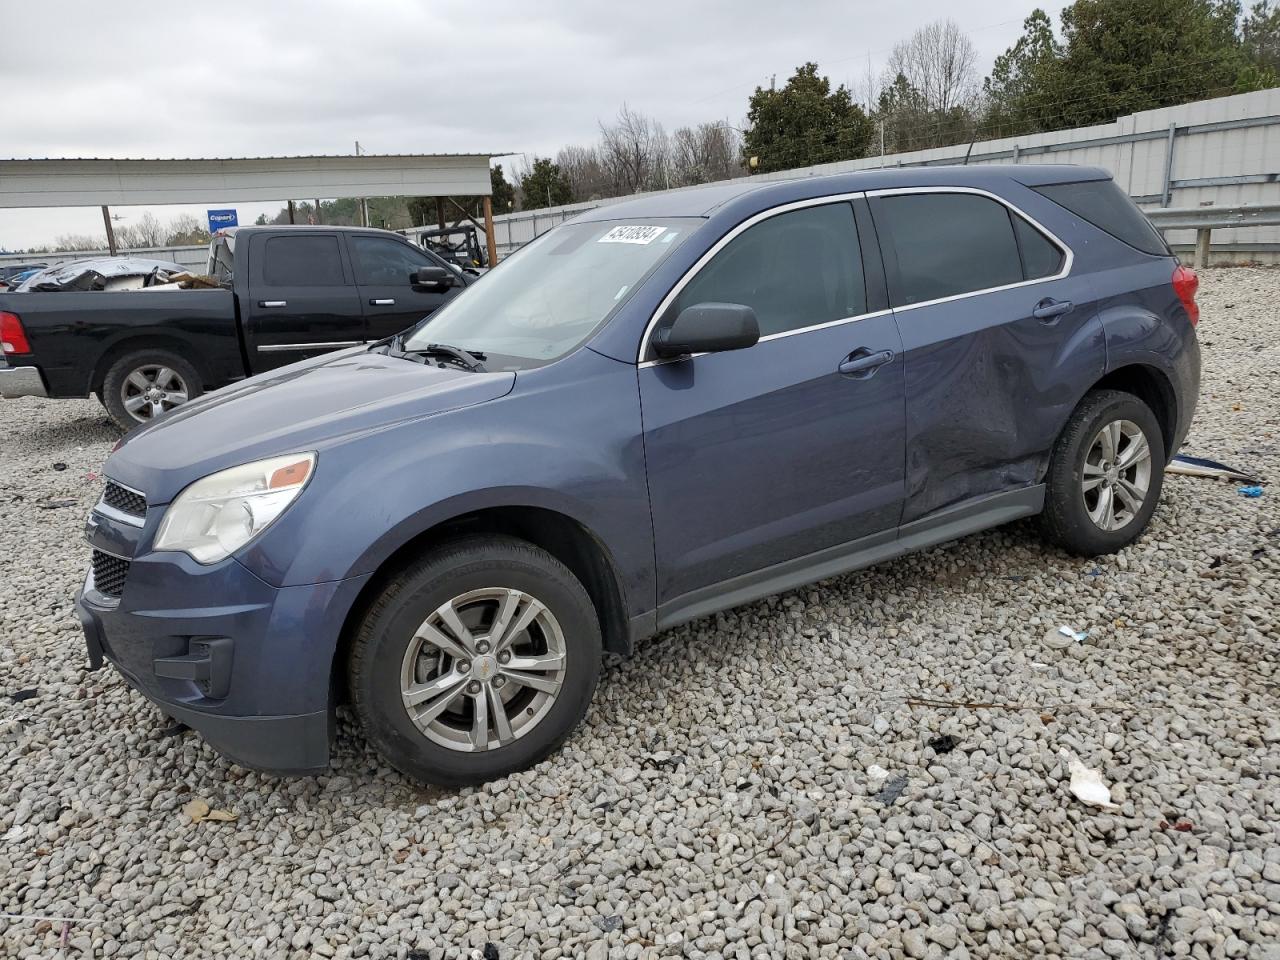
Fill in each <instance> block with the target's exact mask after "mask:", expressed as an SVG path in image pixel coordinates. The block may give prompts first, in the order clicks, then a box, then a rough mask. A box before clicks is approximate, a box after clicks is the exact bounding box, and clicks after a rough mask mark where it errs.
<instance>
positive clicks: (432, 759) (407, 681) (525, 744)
mask: <svg viewBox="0 0 1280 960" xmlns="http://www.w3.org/2000/svg"><path fill="white" fill-rule="evenodd" d="M512 593H518V594H519V595H520V596H522V597H524V598H525V599H523V600H521V599H519V598H518V597H517V598H515V599H514V600H512V601H511V602H512V603H513V604H514V605H513V606H512V607H511V611H510V616H509V618H508V620H507V623H508V627H509V628H510V629H509V631H508V632H507V633H506V634H505V639H506V640H507V641H508V642H509V646H508V647H507V648H506V649H504V647H503V643H502V640H503V638H502V637H500V638H497V639H495V638H493V637H492V636H491V633H492V630H493V623H494V620H496V619H497V618H498V616H499V614H500V611H502V610H503V609H504V607H503V605H504V603H506V602H507V600H506V599H505V598H506V597H510V596H511V594H512ZM467 598H471V599H467ZM528 598H533V599H535V600H536V601H538V602H539V603H540V604H542V605H543V606H544V611H543V613H538V614H537V615H536V618H535V619H532V621H531V622H530V623H529V625H528V626H527V627H525V628H524V629H522V630H519V631H516V632H514V633H513V632H511V631H513V630H514V628H516V627H519V626H520V625H521V623H522V622H524V621H525V619H526V617H528V616H529V614H530V611H531V610H532V609H533V608H532V607H530V606H529V605H528V604H527V600H528ZM444 609H451V610H453V612H454V613H455V614H456V615H457V620H458V621H460V622H461V623H462V625H463V626H465V627H467V628H468V630H467V634H468V635H469V639H465V638H462V637H460V634H459V631H458V630H457V629H455V628H454V627H452V626H450V625H449V623H448V622H446V620H445V619H443V618H442V617H441V616H440V611H441V610H444ZM544 614H545V615H546V616H544ZM548 616H549V618H550V619H547V617H548ZM424 637H425V638H427V639H422V638H424ZM460 639H463V642H462V643H461V644H460V643H459V640H460ZM436 641H439V642H436ZM485 643H490V646H489V648H488V649H487V650H486V649H485V648H484V646H483V645H484V644H485ZM450 650H451V652H450ZM557 652H559V653H560V655H561V660H560V666H559V668H558V669H555V668H553V667H547V668H545V669H543V668H537V669H529V670H527V671H520V672H519V673H518V674H512V673H509V672H507V671H508V670H511V669H514V668H513V667H510V666H509V665H510V664H514V663H517V662H519V663H521V664H522V665H524V666H528V665H530V664H532V663H533V662H534V661H533V659H532V658H534V657H537V658H539V661H540V662H545V663H546V664H554V662H555V657H556V654H557ZM504 654H506V655H507V656H508V659H507V660H505V661H503V663H505V664H508V666H505V667H504V666H503V663H499V662H498V660H499V658H501V657H502V656H503V655H504ZM600 663H601V641H600V621H599V617H598V616H597V613H596V610H595V607H594V606H593V605H592V603H591V599H590V597H588V596H587V591H586V590H585V589H583V586H582V584H581V583H579V582H578V580H577V578H576V577H574V575H573V574H572V573H571V572H570V571H569V569H568V568H567V567H565V566H564V564H562V563H560V561H558V560H556V559H555V558H554V557H552V556H551V555H550V554H549V553H547V552H546V551H544V550H540V549H538V548H537V547H534V546H533V545H532V544H529V543H526V542H524V541H522V540H517V539H514V538H511V537H502V536H483V537H469V538H466V539H463V540H458V541H455V542H454V543H451V544H447V545H445V546H442V547H440V548H438V549H436V550H434V551H432V552H431V553H429V554H428V555H426V556H424V557H423V558H422V559H420V560H419V561H417V562H415V563H414V564H413V565H412V566H410V567H409V568H408V569H407V570H405V571H403V572H402V573H401V574H399V575H398V576H396V577H395V578H394V579H392V580H391V581H390V582H389V583H388V584H387V585H386V587H385V588H384V589H383V591H382V593H381V595H380V596H378V598H377V599H376V600H375V601H374V602H373V604H372V606H371V608H370V609H369V611H368V613H367V614H366V615H365V617H364V619H363V621H362V622H361V624H360V627H359V630H358V631H357V633H356V636H355V639H354V642H353V645H352V650H351V654H350V659H349V661H348V664H347V669H348V683H349V688H350V691H351V700H352V706H353V708H354V710H355V713H356V716H357V717H358V718H359V721H360V724H361V727H362V728H363V730H364V734H365V737H366V738H367V739H368V741H369V742H370V743H371V744H372V745H373V747H374V748H375V749H376V750H377V751H378V753H380V754H381V755H382V756H383V758H385V759H386V760H387V761H388V762H389V763H390V764H391V765H392V766H394V767H395V768H396V769H398V770H400V771H401V772H402V773H404V774H406V775H408V776H410V777H412V778H414V779H415V780H420V781H423V782H426V783H433V784H438V785H440V786H446V787H461V786H469V785H473V784H479V783H484V782H485V781H487V780H493V779H495V778H498V777H503V776H506V775H508V774H511V773H515V772H517V771H519V770H524V769H525V768H527V767H530V766H532V765H533V764H535V763H537V762H538V761H540V760H542V759H543V758H545V757H546V756H548V755H549V754H551V753H552V752H553V751H554V750H555V749H556V748H557V747H559V746H560V745H561V744H562V743H563V742H564V741H565V739H566V738H567V737H568V736H569V734H570V733H572V732H573V730H574V728H575V727H577V726H578V724H579V723H580V722H581V721H582V718H583V717H584V716H585V715H586V712H587V708H588V707H589V706H590V704H591V697H592V694H593V693H594V692H595V687H596V680H597V679H598V677H599V674H600ZM520 675H523V676H525V677H529V678H530V682H533V681H537V682H538V683H539V684H540V686H539V687H538V688H535V687H532V686H527V685H525V683H523V682H522V681H521V680H520V679H518V678H517V677H518V676H520ZM555 682H558V684H559V686H558V689H557V690H556V692H555V694H554V696H552V695H551V694H550V693H549V692H548V691H547V690H546V689H545V688H546V687H548V686H550V685H551V684H552V683H555ZM428 684H434V685H435V686H434V687H428ZM406 689H409V690H410V693H409V696H415V697H417V698H418V699H417V702H416V703H415V704H414V706H413V707H411V706H410V705H409V704H408V703H407V702H406V695H405V691H406ZM428 689H430V690H433V691H434V690H440V691H443V692H441V693H440V694H439V695H438V696H436V695H428V694H427V693H426V691H427V690H428ZM459 691H460V692H459ZM500 698H504V699H505V702H504V699H500ZM479 703H484V704H485V713H484V730H483V732H481V731H478V730H477V726H476V718H477V715H478V711H477V709H476V708H477V704H479ZM499 703H500V704H501V705H502V715H503V716H505V717H506V718H507V722H508V724H509V729H508V730H507V731H506V734H507V735H506V737H505V738H504V736H503V730H502V728H501V726H500V723H499V713H498V711H497V704H499ZM411 709H412V710H414V711H415V712H416V713H417V714H418V717H419V719H418V720H417V721H415V720H414V719H413V718H412V717H411V716H410V710H411ZM440 711H443V712H440ZM504 740H505V742H504ZM478 743H483V744H484V747H483V748H482V749H478V750H477V749H475V748H474V747H475V745H476V744H478Z"/></svg>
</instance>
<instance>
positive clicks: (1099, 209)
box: [1032, 180, 1171, 257]
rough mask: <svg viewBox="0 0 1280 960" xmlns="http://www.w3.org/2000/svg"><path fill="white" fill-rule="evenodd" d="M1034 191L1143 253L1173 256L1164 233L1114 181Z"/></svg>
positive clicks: (1052, 186)
mask: <svg viewBox="0 0 1280 960" xmlns="http://www.w3.org/2000/svg"><path fill="white" fill-rule="evenodd" d="M1032 189H1033V190H1035V191H1036V193H1039V194H1041V195H1042V196H1045V197H1048V198H1049V199H1050V200H1052V201H1053V202H1054V203H1056V204H1058V206H1060V207H1065V208H1066V209H1068V210H1070V211H1071V212H1072V213H1074V214H1075V215H1076V216H1077V217H1079V218H1080V219H1081V220H1087V221H1088V222H1089V223H1091V224H1093V225H1094V226H1095V227H1097V228H1098V229H1099V230H1102V231H1104V232H1106V233H1109V234H1111V236H1113V237H1115V238H1116V239H1117V240H1120V241H1121V242H1123V243H1127V244H1128V245H1129V246H1131V247H1134V248H1135V249H1138V250H1141V251H1142V252H1143V253H1149V254H1151V255H1152V256H1154V257H1167V256H1170V255H1171V254H1170V252H1169V246H1168V244H1166V243H1165V242H1164V237H1162V236H1160V231H1158V230H1157V229H1156V228H1155V227H1153V226H1152V225H1151V221H1150V220H1148V219H1147V218H1146V216H1145V215H1144V214H1143V212H1142V211H1141V210H1139V209H1138V207H1137V205H1136V204H1135V203H1134V202H1133V201H1132V200H1130V199H1129V195H1128V194H1127V193H1125V192H1124V191H1123V190H1121V189H1120V187H1119V186H1117V185H1116V182H1115V181H1114V180H1084V181H1080V182H1077V183H1049V184H1045V185H1044V186H1040V187H1032Z"/></svg>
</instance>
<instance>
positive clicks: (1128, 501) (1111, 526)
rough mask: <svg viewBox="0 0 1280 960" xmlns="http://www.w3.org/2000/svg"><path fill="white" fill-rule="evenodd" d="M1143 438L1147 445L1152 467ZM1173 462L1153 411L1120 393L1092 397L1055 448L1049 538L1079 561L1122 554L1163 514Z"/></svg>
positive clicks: (1045, 528)
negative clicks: (1155, 515)
mask: <svg viewBox="0 0 1280 960" xmlns="http://www.w3.org/2000/svg"><path fill="white" fill-rule="evenodd" d="M1104 427H1107V428H1108V433H1109V436H1110V439H1109V440H1108V439H1107V438H1105V437H1104V436H1103V428H1104ZM1139 437H1141V441H1145V443H1146V452H1147V456H1146V459H1145V460H1143V457H1142V449H1141V446H1140V445H1139V444H1140V442H1141V441H1140V440H1139V439H1138V438H1139ZM1109 450H1110V451H1112V453H1111V455H1112V457H1113V459H1111V460H1108V459H1106V457H1107V454H1108V451H1109ZM1165 462H1166V458H1165V449H1164V435H1163V434H1162V433H1161V432H1160V424H1159V422H1158V421H1157V420H1156V417H1155V414H1154V413H1152V412H1151V408H1150V407H1148V406H1147V405H1146V404H1145V403H1143V402H1142V401H1141V400H1139V399H1138V398H1137V397H1135V396H1133V395H1132V394H1129V393H1123V392H1121V391H1118V390H1095V391H1093V392H1091V393H1089V394H1087V395H1086V396H1085V398H1084V399H1083V400H1081V401H1080V405H1079V406H1077V407H1076V409H1075V411H1074V412H1072V414H1071V417H1070V419H1069V420H1067V425H1066V426H1065V427H1064V428H1063V430H1062V434H1061V435H1060V436H1059V437H1058V440H1057V443H1055V444H1054V448H1053V453H1052V455H1051V457H1050V461H1049V472H1048V475H1047V476H1046V478H1045V485H1046V491H1045V504H1044V512H1043V513H1041V514H1040V528H1041V531H1042V533H1043V534H1044V536H1045V537H1046V539H1048V540H1049V541H1050V542H1052V543H1055V544H1057V545H1058V546H1060V547H1062V548H1063V549H1065V550H1067V551H1068V552H1070V553H1074V554H1077V555H1079V556H1085V557H1096V556H1100V555H1102V554H1108V553H1115V552H1117V551H1118V550H1122V549H1123V548H1125V547H1127V546H1128V545H1129V544H1131V543H1133V541H1135V540H1136V539H1138V537H1139V536H1141V535H1142V532H1143V531H1144V530H1145V529H1146V528H1147V524H1148V523H1149V522H1150V520H1151V515H1152V514H1153V513H1154V512H1155V509H1156V504H1157V503H1158V502H1159V500H1160V491H1161V489H1162V487H1163V485H1164V467H1165ZM1144 465H1145V466H1144ZM1144 487H1145V492H1144V490H1143V488H1144ZM1139 494H1141V497H1140V499H1139ZM1108 497H1109V499H1106V498H1108ZM1135 504H1136V509H1135ZM1108 505H1109V506H1108Z"/></svg>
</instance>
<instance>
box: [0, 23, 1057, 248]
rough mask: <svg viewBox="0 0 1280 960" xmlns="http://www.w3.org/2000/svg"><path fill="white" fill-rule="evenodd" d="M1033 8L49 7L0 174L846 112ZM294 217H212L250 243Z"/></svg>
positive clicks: (38, 221) (47, 238)
mask: <svg viewBox="0 0 1280 960" xmlns="http://www.w3.org/2000/svg"><path fill="white" fill-rule="evenodd" d="M1037 5H1038V6H1040V7H1042V8H1044V9H1046V10H1047V11H1048V12H1049V13H1050V15H1051V16H1052V17H1053V19H1054V22H1055V23H1056V22H1057V19H1058V17H1057V15H1058V11H1059V9H1060V8H1061V6H1062V5H1063V4H1062V3H1061V2H1057V0H1055V2H1048V3H1046V2H1043V0H1041V2H1038V3H1037V2H1036V0H968V2H966V3H963V4H957V3H955V2H954V0H911V2H897V3H891V2H885V0H843V2H840V0H806V2H805V3H803V4H801V3H786V2H781V3H780V2H778V0H772V2H763V0H681V2H668V0H647V2H644V3H617V2H591V0H533V2H531V0H521V2H507V0H480V2H459V0H450V2H439V0H345V2H342V0H308V2H292V0H270V2H262V0H255V2H241V0H218V2H217V3H209V4H199V5H194V4H183V5H181V6H182V8H181V10H180V11H179V9H178V8H177V7H173V6H165V5H160V6H157V5H155V4H154V3H136V2H135V3H130V2H116V3H112V4H109V5H105V6H104V5H103V4H102V3H101V0H46V2H44V3H42V4H41V7H40V10H41V15H40V18H39V19H40V23H39V25H34V24H33V25H30V27H29V29H27V28H19V29H18V30H17V31H16V32H12V33H8V35H7V36H6V38H5V42H4V48H3V53H2V54H0V90H3V91H4V95H3V96H0V103H3V105H4V107H3V111H4V121H3V124H0V157H3V158H31V157H141V158H163V157H201V156H204V157H235V156H279V155H296V154H345V153H351V152H352V151H353V149H354V142H355V141H356V140H359V141H360V145H361V149H362V150H363V151H364V152H370V153H437V152H438V153H445V152H475V153H479V152H485V151H493V152H494V153H498V152H501V151H511V152H513V153H516V154H522V155H535V154H537V155H544V156H545V155H554V153H555V151H556V150H557V149H559V147H561V146H563V145H565V144H568V143H581V144H588V143H591V142H594V141H595V139H596V138H597V136H598V129H599V126H598V125H599V123H600V121H601V120H605V121H608V120H609V119H611V118H612V117H613V116H615V115H616V113H617V111H618V108H619V107H620V106H621V105H622V104H623V103H624V102H625V103H627V104H628V105H629V106H630V107H632V108H633V109H636V110H639V111H640V112H642V113H645V114H648V115H650V116H652V117H654V118H655V119H657V120H659V121H661V122H662V123H663V124H664V126H665V127H666V128H667V129H668V130H669V131H670V130H673V129H675V128H677V127H679V126H682V125H685V124H691V123H699V122H702V121H708V120H726V121H728V122H729V123H730V124H732V125H734V126H741V125H742V123H743V119H744V117H745V115H746V109H747V99H748V97H749V96H750V95H751V92H752V90H753V89H754V88H755V87H756V86H757V85H767V84H768V83H769V81H770V77H771V76H774V75H776V77H777V82H778V84H779V85H781V84H782V83H784V82H785V80H786V78H787V77H788V76H789V75H790V74H791V73H792V72H793V71H794V69H795V68H796V66H798V65H799V64H801V63H803V62H805V61H809V60H813V61H816V62H817V63H818V65H819V67H820V69H821V71H822V72H823V73H824V74H826V75H827V76H829V77H830V78H831V80H832V81H833V83H844V84H846V85H848V86H850V87H851V88H852V89H853V90H854V92H855V95H858V94H859V93H860V92H861V91H862V90H864V89H865V87H866V83H867V76H868V71H870V72H871V73H872V74H873V75H877V76H878V75H879V74H880V73H881V72H882V71H883V69H884V64H885V61H886V59H887V58H888V56H889V53H890V51H891V50H892V48H893V45H894V44H895V43H897V42H899V41H901V40H904V39H906V38H907V37H908V36H909V35H910V34H911V32H912V31H913V30H915V29H917V28H918V27H921V26H923V25H925V24H926V23H929V22H930V21H933V20H937V19H941V18H945V17H951V18H953V19H955V20H956V22H957V23H958V24H959V26H960V27H961V29H963V30H964V31H965V32H966V33H967V34H968V35H969V37H970V39H972V41H973V43H974V46H975V47H976V48H977V51H978V69H979V71H980V74H985V73H986V72H987V71H988V70H989V69H990V66H991V62H992V60H993V59H994V58H995V57H996V55H997V54H999V53H1001V52H1002V51H1003V50H1004V49H1006V48H1007V47H1008V46H1009V45H1010V44H1011V43H1013V42H1014V41H1015V40H1016V39H1017V37H1018V35H1019V34H1020V33H1021V29H1022V21H1023V19H1024V18H1025V17H1026V16H1027V14H1029V13H1030V12H1031V10H1032V8H1033V7H1034V6H1037ZM514 159H515V158H514V157H507V158H502V159H499V162H503V163H504V165H505V166H506V168H507V169H508V170H509V169H510V166H511V163H512V161H513V160H514ZM285 199H287V198H284V197H282V198H281V202H280V203H276V204H256V203H255V204H241V203H236V200H235V198H234V197H226V198H225V199H224V200H223V202H221V203H218V204H216V206H219V207H235V208H236V209H237V210H238V211H239V218H240V222H241V223H251V222H252V221H253V220H254V218H255V217H256V216H257V215H258V214H259V213H268V214H272V215H274V214H275V213H276V211H278V210H279V209H280V207H281V206H282V205H283V203H284V200H285ZM298 199H301V198H298ZM146 209H150V210H152V211H153V212H154V213H155V214H156V215H157V216H158V217H160V219H161V220H162V221H167V220H168V219H169V218H171V217H172V216H174V215H175V214H176V213H179V212H184V211H185V212H191V213H195V214H196V215H198V216H200V217H201V219H203V218H204V211H205V205H201V206H192V207H151V208H143V207H120V208H113V211H112V212H113V213H115V214H117V215H120V216H122V217H123V218H124V220H123V221H122V222H123V223H129V222H132V221H133V220H134V219H135V218H137V217H140V216H141V215H142V214H143V212H144V211H145V210H146ZM102 232H103V229H102V215H101V212H100V211H99V210H98V208H96V207H90V208H84V207H81V208H64V209H54V210H44V209H42V210H0V249H15V248H22V247H27V246H31V245H35V244H42V243H51V242H53V241H54V239H55V238H56V237H58V236H60V235H63V234H70V233H80V234H98V235H101V234H102Z"/></svg>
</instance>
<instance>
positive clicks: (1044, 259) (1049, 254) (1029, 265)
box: [1009, 211, 1062, 280]
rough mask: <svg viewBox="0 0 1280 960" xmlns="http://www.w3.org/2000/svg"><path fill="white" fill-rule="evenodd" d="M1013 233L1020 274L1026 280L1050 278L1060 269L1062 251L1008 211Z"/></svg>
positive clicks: (1020, 218)
mask: <svg viewBox="0 0 1280 960" xmlns="http://www.w3.org/2000/svg"><path fill="white" fill-rule="evenodd" d="M1009 216H1010V217H1011V218H1012V219H1013V232H1014V235H1015V236H1016V237H1017V240H1018V252H1019V253H1020V254H1022V273H1023V276H1024V277H1025V278H1026V279H1028V280H1039V279H1040V278H1041V277H1051V276H1053V275H1054V274H1055V273H1057V272H1058V271H1059V270H1060V269H1062V251H1061V250H1059V249H1058V247H1057V245H1056V244H1055V243H1054V242H1053V241H1052V240H1050V239H1049V238H1048V237H1046V236H1045V235H1044V234H1043V233H1041V232H1040V231H1039V230H1037V229H1036V228H1035V227H1033V226H1032V225H1031V224H1029V223H1027V221H1026V220H1023V219H1022V217H1020V216H1018V215H1017V214H1016V213H1013V212H1012V211H1010V213H1009Z"/></svg>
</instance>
